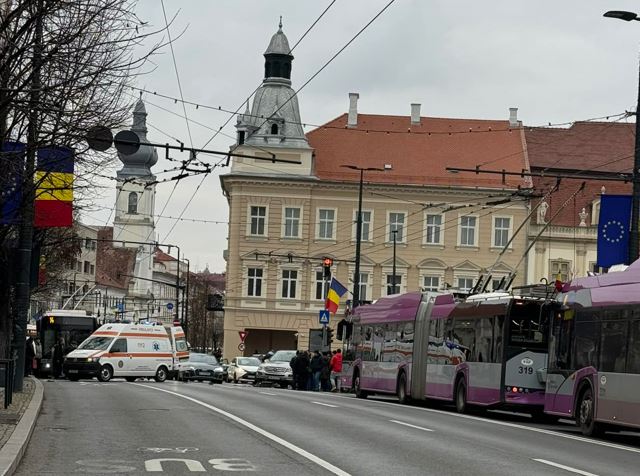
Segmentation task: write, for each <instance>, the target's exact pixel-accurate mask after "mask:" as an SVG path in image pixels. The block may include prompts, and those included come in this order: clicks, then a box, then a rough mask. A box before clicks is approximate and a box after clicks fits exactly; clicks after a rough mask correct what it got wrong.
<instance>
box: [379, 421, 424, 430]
mask: <svg viewBox="0 0 640 476" xmlns="http://www.w3.org/2000/svg"><path fill="white" fill-rule="evenodd" d="M389 421H390V422H393V423H397V424H398V425H404V426H408V427H410V428H415V429H416V430H422V431H433V430H431V429H429V428H423V427H421V426H416V425H412V424H411V423H405V422H403V421H398V420H389Z"/></svg>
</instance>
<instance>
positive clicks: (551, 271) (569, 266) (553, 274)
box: [549, 258, 573, 282]
mask: <svg viewBox="0 0 640 476" xmlns="http://www.w3.org/2000/svg"><path fill="white" fill-rule="evenodd" d="M554 263H558V265H559V269H561V268H562V265H563V264H566V265H567V275H566V277H562V282H567V281H568V280H570V279H571V271H572V270H573V262H572V261H571V260H568V259H562V258H555V259H550V260H549V282H553V281H555V279H556V276H557V275H558V271H556V270H554V269H553V265H554ZM560 273H561V274H562V272H561V271H560Z"/></svg>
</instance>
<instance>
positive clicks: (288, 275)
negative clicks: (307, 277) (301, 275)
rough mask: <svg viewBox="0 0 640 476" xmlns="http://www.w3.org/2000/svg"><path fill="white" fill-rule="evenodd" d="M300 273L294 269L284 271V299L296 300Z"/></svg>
mask: <svg viewBox="0 0 640 476" xmlns="http://www.w3.org/2000/svg"><path fill="white" fill-rule="evenodd" d="M297 282H298V272H297V271H295V270H293V269H283V270H282V297H283V298H288V299H295V297H296V284H297Z"/></svg>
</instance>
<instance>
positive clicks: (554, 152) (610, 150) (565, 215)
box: [525, 122, 635, 226]
mask: <svg viewBox="0 0 640 476" xmlns="http://www.w3.org/2000/svg"><path fill="white" fill-rule="evenodd" d="M525 137H526V140H527V150H528V155H529V163H530V165H531V169H532V170H534V171H535V170H538V171H539V170H544V169H545V168H547V167H555V168H565V169H581V170H585V171H586V172H587V173H588V172H589V171H608V172H627V173H628V172H631V170H632V168H633V153H634V147H635V124H626V123H612V122H576V123H575V124H574V125H573V126H572V127H570V128H567V129H547V128H526V129H525ZM583 181H585V180H583V179H563V180H562V181H561V182H560V188H559V190H558V191H557V192H556V193H554V194H553V195H552V196H551V199H550V200H549V209H548V211H547V215H546V216H547V219H550V218H551V217H552V216H553V215H554V214H555V212H556V211H557V210H558V207H559V206H561V205H562V204H563V203H564V202H565V201H566V200H567V199H568V198H569V197H570V196H571V194H572V193H573V192H574V191H575V190H577V189H578V187H580V184H581V183H582V182H583ZM555 183H556V180H555V179H551V178H544V177H534V179H533V184H534V187H535V188H536V189H537V190H538V191H540V192H542V193H544V192H546V191H548V190H549V189H550V188H551V187H552V186H553V185H554V184H555ZM603 186H604V187H605V188H606V193H607V194H630V193H631V184H630V183H624V182H612V181H605V180H587V181H586V185H585V189H584V191H582V192H580V193H579V194H578V195H577V196H576V198H575V203H574V201H573V200H571V201H570V202H569V204H568V205H567V206H566V207H565V208H564V209H562V210H561V211H560V213H559V214H558V216H557V217H556V218H555V219H554V220H553V223H552V224H554V225H561V226H577V225H578V224H579V223H580V219H579V218H578V213H580V210H582V208H585V209H586V211H587V212H589V217H588V219H587V221H586V222H587V225H590V224H591V218H592V217H591V212H592V210H591V204H592V203H593V201H594V200H596V199H597V198H598V196H599V195H600V193H601V189H602V187H603ZM536 203H537V202H536ZM533 220H534V222H535V217H533Z"/></svg>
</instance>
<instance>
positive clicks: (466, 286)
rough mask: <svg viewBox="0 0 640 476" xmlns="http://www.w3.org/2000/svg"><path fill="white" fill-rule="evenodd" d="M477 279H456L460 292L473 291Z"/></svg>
mask: <svg viewBox="0 0 640 476" xmlns="http://www.w3.org/2000/svg"><path fill="white" fill-rule="evenodd" d="M475 279H476V278H472V277H470V276H460V277H458V278H457V279H456V287H457V288H458V289H459V290H460V291H471V289H472V288H473V282H474V281H475Z"/></svg>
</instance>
